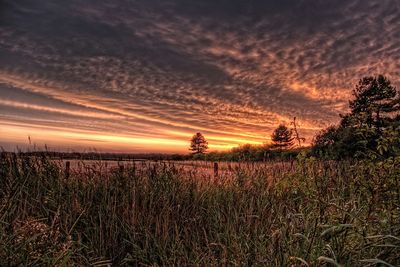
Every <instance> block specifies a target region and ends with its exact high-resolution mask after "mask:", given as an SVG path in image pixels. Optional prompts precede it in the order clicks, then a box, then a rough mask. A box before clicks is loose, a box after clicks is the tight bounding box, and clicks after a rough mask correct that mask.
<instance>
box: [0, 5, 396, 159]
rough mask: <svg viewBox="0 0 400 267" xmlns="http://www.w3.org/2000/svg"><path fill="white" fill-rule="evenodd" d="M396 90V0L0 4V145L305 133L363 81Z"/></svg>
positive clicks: (227, 142) (173, 146) (121, 145)
mask: <svg viewBox="0 0 400 267" xmlns="http://www.w3.org/2000/svg"><path fill="white" fill-rule="evenodd" d="M378 74H383V75H385V76H387V77H388V78H389V79H390V80H391V81H392V83H393V84H394V85H395V86H397V87H398V86H399V74H400V1H398V0H279V1H278V0H275V1H272V0H260V1H257V0H191V1H187V0H120V1H117V0H107V1H103V0H85V1H82V0H68V1H61V0H52V1H37V0H36V1H35V0H18V1H15V0H0V146H1V147H3V149H5V150H11V151H12V150H15V149H16V148H27V147H28V148H31V147H32V146H35V147H43V146H44V145H47V146H48V147H49V148H51V149H53V150H58V151H88V150H94V149H95V150H97V151H108V152H132V153H142V152H160V153H186V152H188V146H189V140H190V138H191V136H192V135H193V134H195V133H196V132H201V133H203V134H204V136H205V137H206V138H207V139H208V141H209V147H210V150H219V151H222V150H227V149H230V148H232V147H235V146H237V145H241V144H245V143H250V144H263V143H268V142H270V136H271V133H272V131H273V130H274V128H276V127H277V126H278V125H279V124H281V123H284V124H286V125H288V126H290V121H291V120H292V119H293V117H296V118H297V121H298V123H299V128H300V130H299V131H300V134H301V135H302V136H304V137H306V139H307V142H308V143H309V142H311V141H312V138H313V136H314V135H315V133H316V132H318V131H319V130H321V129H323V128H325V127H327V126H330V125H332V124H335V123H337V122H338V121H339V116H338V114H339V113H346V112H347V111H348V100H349V99H350V98H351V92H352V89H353V88H354V86H355V84H356V83H357V82H358V80H359V79H360V78H362V77H363V76H369V75H378Z"/></svg>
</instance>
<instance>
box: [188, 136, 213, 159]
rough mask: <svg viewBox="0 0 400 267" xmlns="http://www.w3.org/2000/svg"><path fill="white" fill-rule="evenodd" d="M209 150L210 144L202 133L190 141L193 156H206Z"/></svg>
mask: <svg viewBox="0 0 400 267" xmlns="http://www.w3.org/2000/svg"><path fill="white" fill-rule="evenodd" d="M207 149H208V142H207V140H206V139H205V138H204V136H203V135H202V134H201V133H196V134H195V135H193V137H192V139H191V140H190V148H189V150H190V151H192V153H193V154H204V153H205V152H206V151H207Z"/></svg>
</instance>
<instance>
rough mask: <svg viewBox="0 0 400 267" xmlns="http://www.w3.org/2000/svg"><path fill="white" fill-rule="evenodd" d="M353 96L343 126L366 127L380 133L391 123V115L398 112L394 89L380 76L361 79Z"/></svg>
mask: <svg viewBox="0 0 400 267" xmlns="http://www.w3.org/2000/svg"><path fill="white" fill-rule="evenodd" d="M353 96H354V98H355V99H354V100H352V101H350V102H349V104H350V105H349V106H350V109H351V113H350V115H349V116H348V117H344V119H343V120H342V124H344V126H356V127H363V126H366V127H368V128H375V129H376V130H377V132H378V133H380V131H381V128H382V127H386V126H388V125H389V124H390V122H392V121H393V118H394V115H393V114H394V113H395V112H396V111H399V110H400V97H399V94H398V92H397V90H396V88H395V87H394V86H392V85H391V82H390V81H389V80H388V79H387V78H386V77H384V76H382V75H379V76H378V77H365V78H363V79H361V80H360V81H359V83H358V85H357V86H356V89H355V90H353ZM349 117H350V118H349Z"/></svg>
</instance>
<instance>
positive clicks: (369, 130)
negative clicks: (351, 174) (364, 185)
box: [314, 75, 400, 158]
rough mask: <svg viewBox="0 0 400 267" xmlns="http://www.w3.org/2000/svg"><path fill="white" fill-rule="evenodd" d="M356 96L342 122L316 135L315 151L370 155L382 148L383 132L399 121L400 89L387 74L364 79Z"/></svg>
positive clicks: (357, 89) (358, 87)
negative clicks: (399, 89) (386, 76)
mask: <svg viewBox="0 0 400 267" xmlns="http://www.w3.org/2000/svg"><path fill="white" fill-rule="evenodd" d="M353 97H354V100H351V101H349V106H350V110H351V112H350V113H348V114H346V115H341V121H340V124H339V126H338V127H331V128H328V129H327V130H325V131H322V132H321V133H320V134H318V135H317V136H316V137H315V139H314V151H318V153H320V154H321V153H327V154H329V155H330V156H333V157H336V158H343V157H365V156H370V155H371V153H372V154H373V153H375V152H377V151H378V150H379V148H378V146H379V144H380V143H382V136H388V133H386V132H387V131H389V130H390V131H393V129H396V127H397V126H398V125H399V121H400V120H399V119H400V116H399V113H398V112H399V110H400V97H399V93H398V91H397V90H396V88H395V87H393V86H392V85H391V83H390V81H389V80H388V79H387V78H385V77H384V76H382V75H379V76H378V77H365V78H363V79H361V80H360V81H359V83H358V85H356V88H355V90H353ZM396 125H397V126H396ZM390 136H392V135H390Z"/></svg>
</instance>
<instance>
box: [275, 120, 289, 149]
mask: <svg viewBox="0 0 400 267" xmlns="http://www.w3.org/2000/svg"><path fill="white" fill-rule="evenodd" d="M293 140H294V138H293V137H292V130H289V129H288V128H287V127H286V126H285V125H283V124H281V125H279V127H278V128H276V129H275V130H274V132H273V133H272V141H273V142H274V147H276V148H281V149H287V148H290V147H292V146H293Z"/></svg>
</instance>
